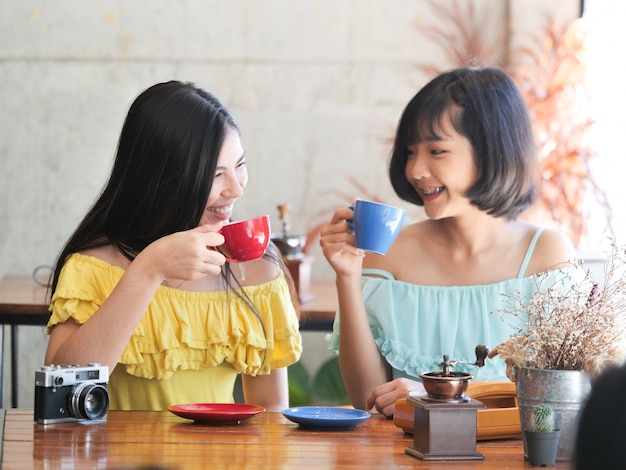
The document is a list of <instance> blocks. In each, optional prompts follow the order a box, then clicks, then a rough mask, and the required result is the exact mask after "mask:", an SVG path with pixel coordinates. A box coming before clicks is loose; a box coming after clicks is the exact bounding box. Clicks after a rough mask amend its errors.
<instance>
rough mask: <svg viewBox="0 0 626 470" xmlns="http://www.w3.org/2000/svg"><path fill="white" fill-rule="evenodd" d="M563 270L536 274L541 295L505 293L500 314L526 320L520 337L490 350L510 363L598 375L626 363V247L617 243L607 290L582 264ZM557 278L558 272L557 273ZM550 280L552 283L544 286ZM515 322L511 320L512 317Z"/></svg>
mask: <svg viewBox="0 0 626 470" xmlns="http://www.w3.org/2000/svg"><path fill="white" fill-rule="evenodd" d="M573 268H574V269H566V268H560V269H558V270H557V274H558V275H557V276H554V277H549V273H543V274H541V275H537V276H534V281H535V282H536V287H537V291H536V292H535V293H534V294H533V295H531V296H530V298H525V296H523V295H522V294H521V293H519V292H517V293H502V294H501V295H503V296H505V297H507V302H506V303H505V307H504V308H503V309H502V310H500V311H498V312H496V313H498V314H500V315H502V317H503V320H504V321H506V318H507V317H508V316H509V315H512V316H513V317H515V318H517V319H519V320H521V322H520V323H519V324H518V326H516V327H515V328H514V329H515V334H514V335H512V336H511V337H510V338H509V339H508V340H507V341H506V342H504V343H502V344H499V345H497V346H496V347H495V348H493V349H492V350H491V351H489V355H488V357H489V358H493V357H496V356H500V357H502V358H503V359H504V361H505V363H506V365H507V376H508V377H509V378H510V379H511V380H512V381H515V380H514V376H513V370H512V368H513V366H516V367H534V368H538V369H551V370H584V371H587V372H588V373H589V375H590V376H591V377H595V376H597V375H598V374H599V373H600V372H601V371H602V370H603V369H604V368H605V367H606V366H608V365H611V364H616V363H619V362H621V361H622V360H623V357H624V356H623V354H624V351H623V346H624V344H623V343H624V341H625V337H624V333H625V332H626V247H625V246H618V245H615V244H613V245H612V250H611V253H610V254H609V255H608V259H607V264H606V268H605V279H604V284H603V285H604V287H600V286H599V285H598V284H597V283H596V282H595V281H594V279H593V278H592V276H591V273H590V272H589V270H586V269H584V267H583V265H582V264H581V263H578V264H575V265H573ZM552 274H554V272H553V273H552ZM547 279H551V281H550V282H552V284H551V285H548V286H546V285H544V284H545V283H546V280H547ZM509 318H510V317H509Z"/></svg>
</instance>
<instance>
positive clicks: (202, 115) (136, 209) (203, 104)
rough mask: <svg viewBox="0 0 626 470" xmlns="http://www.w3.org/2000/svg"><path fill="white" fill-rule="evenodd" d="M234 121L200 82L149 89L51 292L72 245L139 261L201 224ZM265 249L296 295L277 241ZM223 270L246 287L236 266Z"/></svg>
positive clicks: (125, 127) (56, 271)
mask: <svg viewBox="0 0 626 470" xmlns="http://www.w3.org/2000/svg"><path fill="white" fill-rule="evenodd" d="M231 129H234V130H236V131H237V132H239V128H238V126H237V124H236V122H235V120H234V119H233V117H232V116H231V115H230V113H229V112H228V110H227V109H226V107H225V106H224V105H223V104H222V103H221V102H220V100H219V99H218V98H217V97H215V96H214V95H213V94H212V93H210V92H208V91H206V90H204V89H202V88H200V87H198V86H196V85H195V84H193V83H189V82H186V83H184V82H180V81H169V82H164V83H158V84H156V85H153V86H151V87H150V88H148V89H147V90H145V91H144V92H142V93H141V94H140V95H139V96H138V97H137V98H136V99H135V101H134V102H133V103H132V105H131V106H130V109H129V110H128V114H127V116H126V119H125V121H124V125H123V127H122V131H121V134H120V138H119V142H118V147H117V154H116V157H115V162H114V164H113V168H112V170H111V175H110V177H109V180H108V182H107V183H106V185H105V187H104V189H103V190H102V193H101V194H100V196H99V197H98V198H97V200H96V202H95V203H94V204H93V206H92V207H91V208H90V209H89V211H88V212H87V214H86V215H85V217H84V218H83V220H82V221H81V222H80V224H79V225H78V227H77V229H76V230H75V232H74V233H73V234H72V236H71V237H70V238H69V240H68V241H67V243H66V245H65V246H64V247H63V249H62V251H61V253H60V254H59V256H58V258H57V260H56V263H55V266H54V269H53V273H52V283H51V289H50V290H51V294H52V293H54V291H55V289H56V286H57V284H58V280H59V274H60V272H61V269H62V267H63V264H64V263H65V261H66V259H67V257H68V256H69V255H71V254H72V253H76V252H80V251H84V250H88V249H90V248H95V247H99V246H104V245H115V246H116V247H117V248H118V249H119V250H120V252H121V253H123V254H124V256H126V257H127V258H128V259H129V260H130V261H132V260H133V259H134V258H135V256H137V254H138V253H139V252H140V251H142V250H143V249H144V248H145V247H147V246H148V245H149V244H150V243H152V242H154V241H155V240H157V239H159V238H161V237H163V236H166V235H169V234H172V233H174V232H179V231H183V230H189V229H192V228H194V227H197V226H198V224H199V223H200V220H201V218H202V215H203V213H204V210H205V206H206V201H207V200H208V198H209V194H210V192H211V187H212V185H213V179H214V175H215V170H216V167H217V162H218V157H219V153H220V149H221V147H222V144H223V142H224V139H225V136H226V134H227V132H228V131H229V130H231ZM266 256H268V257H270V258H272V259H273V260H274V261H276V262H277V263H278V264H279V265H280V266H281V268H282V269H283V272H285V274H286V276H287V278H288V282H289V285H290V289H291V293H292V300H293V299H294V298H295V297H294V295H295V294H294V288H293V281H292V279H291V277H290V276H289V272H288V270H287V269H286V268H285V265H284V263H283V262H282V258H281V256H280V253H279V252H278V250H277V249H276V248H275V247H274V246H270V249H268V252H267V255H266ZM222 276H223V277H224V279H225V280H226V283H227V285H228V286H230V287H233V285H232V284H233V282H234V283H235V284H236V285H237V286H238V287H241V286H240V285H239V283H238V282H237V280H236V278H235V277H234V276H233V275H232V272H231V271H230V268H229V266H226V268H225V269H223V271H222ZM248 303H249V304H250V302H249V301H248ZM294 305H296V308H297V301H296V302H294ZM250 306H251V308H252V309H253V310H254V311H255V313H256V309H254V307H253V306H252V305H250Z"/></svg>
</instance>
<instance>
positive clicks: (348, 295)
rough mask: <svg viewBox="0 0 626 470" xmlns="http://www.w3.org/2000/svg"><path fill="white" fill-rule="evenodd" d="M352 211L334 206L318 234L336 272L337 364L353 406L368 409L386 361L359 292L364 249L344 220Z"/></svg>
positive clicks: (383, 377)
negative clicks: (373, 333)
mask: <svg viewBox="0 0 626 470" xmlns="http://www.w3.org/2000/svg"><path fill="white" fill-rule="evenodd" d="M351 219H352V211H351V210H350V209H347V208H340V209H337V210H336V211H335V213H334V215H333V217H332V219H331V221H330V222H329V224H328V225H327V226H326V227H324V229H323V230H322V232H321V234H320V244H321V246H322V250H323V252H324V256H325V257H326V259H327V260H328V262H329V263H330V265H331V267H332V268H333V270H334V271H335V273H336V286H337V294H338V300H339V311H340V315H341V321H340V332H339V334H340V338H339V368H340V370H341V376H342V378H343V382H344V385H345V387H346V391H347V392H348V396H349V397H350V401H351V402H352V404H353V406H355V407H356V408H361V409H368V408H369V407H368V397H369V396H370V394H371V393H372V390H373V389H374V388H375V387H376V386H378V385H380V384H382V383H385V382H387V380H388V376H387V370H386V363H385V361H384V359H383V358H382V356H381V355H380V353H379V351H378V347H377V346H376V343H375V342H374V338H373V336H372V333H371V330H370V326H369V323H368V321H367V316H366V313H365V304H364V303H363V295H362V292H361V269H362V265H363V257H364V256H365V255H364V253H363V252H362V251H361V250H359V249H357V248H356V245H355V240H354V235H353V234H352V231H351V230H350V228H349V227H348V224H347V222H346V220H351Z"/></svg>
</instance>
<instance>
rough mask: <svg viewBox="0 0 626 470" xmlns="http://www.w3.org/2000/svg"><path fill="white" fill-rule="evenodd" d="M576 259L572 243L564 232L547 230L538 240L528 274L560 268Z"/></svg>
mask: <svg viewBox="0 0 626 470" xmlns="http://www.w3.org/2000/svg"><path fill="white" fill-rule="evenodd" d="M575 258H576V250H575V248H574V244H573V243H572V241H571V240H570V239H569V238H568V237H567V236H566V235H565V234H564V233H562V232H560V231H558V230H554V229H549V228H546V229H544V230H543V232H542V233H541V235H540V236H539V238H538V240H537V244H536V245H535V249H534V251H533V254H532V257H531V261H530V264H529V266H528V270H527V273H528V272H529V271H532V272H533V273H539V272H543V271H547V270H550V269H555V268H558V267H559V266H562V265H563V264H567V263H570V262H572V261H574V260H575Z"/></svg>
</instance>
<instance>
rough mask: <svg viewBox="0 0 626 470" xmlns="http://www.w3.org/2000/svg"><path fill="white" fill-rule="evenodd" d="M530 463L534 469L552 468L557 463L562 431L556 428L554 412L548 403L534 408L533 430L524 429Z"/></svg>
mask: <svg viewBox="0 0 626 470" xmlns="http://www.w3.org/2000/svg"><path fill="white" fill-rule="evenodd" d="M524 435H525V437H526V445H527V453H528V455H527V458H528V463H529V464H530V465H531V466H533V467H552V466H554V464H555V462H556V454H557V449H558V446H559V437H560V435H561V432H560V430H558V429H555V428H554V410H553V409H552V406H551V405H549V404H547V403H541V404H539V405H535V407H534V408H533V428H532V429H524Z"/></svg>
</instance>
